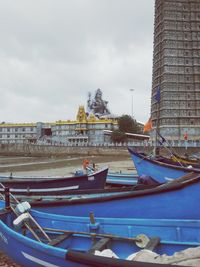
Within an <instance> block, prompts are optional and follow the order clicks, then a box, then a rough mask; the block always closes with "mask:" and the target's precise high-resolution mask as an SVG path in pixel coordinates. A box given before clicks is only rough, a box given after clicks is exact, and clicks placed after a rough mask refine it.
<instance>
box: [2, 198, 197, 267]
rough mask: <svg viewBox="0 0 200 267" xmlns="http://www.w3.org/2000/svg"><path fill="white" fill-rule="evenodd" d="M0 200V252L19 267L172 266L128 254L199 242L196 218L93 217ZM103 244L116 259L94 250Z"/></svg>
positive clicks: (170, 250) (168, 250) (168, 249)
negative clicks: (60, 213)
mask: <svg viewBox="0 0 200 267" xmlns="http://www.w3.org/2000/svg"><path fill="white" fill-rule="evenodd" d="M0 205H1V208H0V233H1V234H0V247H1V251H3V252H4V253H6V254H7V255H8V256H9V257H10V258H12V259H13V260H14V261H15V262H16V263H18V264H20V265H21V266H29V267H37V266H38V267H39V266H49V267H57V266H60V267H66V266H68V267H84V266H99V267H100V266H103V265H105V266H112V267H117V266H120V267H129V266H130V267H139V266H140V267H170V266H171V265H168V264H162V265H161V264H157V263H145V262H138V261H128V260H126V259H127V257H128V256H129V255H131V254H133V253H136V252H138V251H141V249H149V250H153V251H154V252H157V253H159V254H163V253H165V254H168V255H172V254H173V253H174V252H177V251H180V250H183V249H186V248H189V247H190V248H192V247H197V246H199V245H200V234H199V233H200V231H199V230H200V221H199V220H146V219H129V220H127V219H117V220H116V218H113V219H107V218H95V219H94V218H93V217H92V216H90V218H81V217H70V216H58V215H54V214H47V213H46V214H45V213H41V212H37V211H34V210H30V209H29V207H28V205H27V203H21V204H18V205H17V207H13V206H12V208H11V209H8V208H7V209H4V208H3V207H2V205H4V202H1V203H0ZM104 249H111V250H112V251H113V253H115V254H116V255H117V256H118V257H119V259H114V258H108V257H104V256H97V255H95V251H102V250H104Z"/></svg>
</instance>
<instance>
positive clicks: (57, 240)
mask: <svg viewBox="0 0 200 267" xmlns="http://www.w3.org/2000/svg"><path fill="white" fill-rule="evenodd" d="M71 235H72V234H71V233H67V234H60V235H58V237H57V238H55V239H52V240H51V242H49V243H48V245H50V246H57V245H58V244H60V243H61V242H62V241H64V240H65V239H67V238H69V237H70V236H71Z"/></svg>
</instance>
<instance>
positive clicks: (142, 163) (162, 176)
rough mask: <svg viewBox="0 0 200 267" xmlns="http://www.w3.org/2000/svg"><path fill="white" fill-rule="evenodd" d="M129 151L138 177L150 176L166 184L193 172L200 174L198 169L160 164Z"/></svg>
mask: <svg viewBox="0 0 200 267" xmlns="http://www.w3.org/2000/svg"><path fill="white" fill-rule="evenodd" d="M128 151H129V152H130V154H131V158H132V160H133V163H134V166H135V168H136V170H137V173H138V176H143V175H145V176H150V177H152V178H153V179H154V180H156V181H157V182H159V183H165V182H166V181H170V180H173V179H176V178H179V177H181V176H183V175H186V174H189V173H191V172H194V173H196V174H200V169H198V168H189V167H188V168H187V167H181V166H176V165H173V164H168V163H165V162H160V161H158V160H155V159H151V158H150V157H147V156H146V155H145V154H143V153H138V152H136V151H134V150H133V149H131V148H130V147H128Z"/></svg>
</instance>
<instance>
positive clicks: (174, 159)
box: [146, 155, 200, 169]
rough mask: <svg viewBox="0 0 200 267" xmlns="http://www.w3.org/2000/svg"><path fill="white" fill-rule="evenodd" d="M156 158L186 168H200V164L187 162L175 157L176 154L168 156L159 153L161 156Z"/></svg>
mask: <svg viewBox="0 0 200 267" xmlns="http://www.w3.org/2000/svg"><path fill="white" fill-rule="evenodd" d="M146 156H147V155H146ZM147 157H148V156H147ZM155 160H157V161H159V162H163V163H167V164H170V165H175V166H181V167H186V168H188V167H189V168H197V169H200V164H194V163H189V161H188V162H187V163H186V162H183V161H181V160H178V158H175V157H174V156H172V157H171V158H167V157H165V156H161V155H159V156H156V157H155Z"/></svg>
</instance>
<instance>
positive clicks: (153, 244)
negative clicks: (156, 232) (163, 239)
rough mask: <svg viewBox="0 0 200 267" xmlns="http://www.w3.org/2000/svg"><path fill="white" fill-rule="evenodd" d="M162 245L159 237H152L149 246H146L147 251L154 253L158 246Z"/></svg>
mask: <svg viewBox="0 0 200 267" xmlns="http://www.w3.org/2000/svg"><path fill="white" fill-rule="evenodd" d="M159 243H160V238H159V237H152V238H151V239H150V240H149V242H148V244H147V245H146V247H145V249H148V250H151V251H153V250H154V249H155V248H156V247H157V245H158V244H159Z"/></svg>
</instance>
